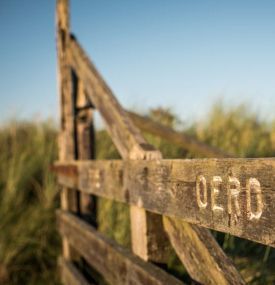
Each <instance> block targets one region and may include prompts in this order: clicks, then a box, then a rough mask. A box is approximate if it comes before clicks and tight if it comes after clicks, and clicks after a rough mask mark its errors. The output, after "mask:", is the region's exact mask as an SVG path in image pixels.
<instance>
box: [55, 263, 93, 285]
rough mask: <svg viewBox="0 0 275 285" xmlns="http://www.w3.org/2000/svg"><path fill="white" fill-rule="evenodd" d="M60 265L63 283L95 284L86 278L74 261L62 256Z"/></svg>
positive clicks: (76, 284)
mask: <svg viewBox="0 0 275 285" xmlns="http://www.w3.org/2000/svg"><path fill="white" fill-rule="evenodd" d="M59 266H60V271H61V272H60V273H61V281H62V283H64V284H67V285H93V284H92V283H90V282H88V281H87V280H86V279H85V278H84V276H83V275H82V273H80V272H79V270H78V269H77V268H76V267H75V265H74V264H73V263H72V262H70V261H67V260H65V259H64V258H60V259H59Z"/></svg>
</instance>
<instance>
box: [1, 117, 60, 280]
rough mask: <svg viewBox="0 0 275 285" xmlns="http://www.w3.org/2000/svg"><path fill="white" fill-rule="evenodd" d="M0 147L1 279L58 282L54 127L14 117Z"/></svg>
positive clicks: (6, 128)
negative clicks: (21, 120)
mask: <svg viewBox="0 0 275 285" xmlns="http://www.w3.org/2000/svg"><path fill="white" fill-rule="evenodd" d="M0 147H1V151H0V284H58V279H57V278H56V274H55V272H56V259H57V256H58V254H59V244H60V241H59V237H58V234H57V232H56V230H55V212H54V211H55V208H56V207H57V206H58V197H57V186H56V184H55V180H54V177H53V175H52V174H51V173H50V168H49V166H50V165H51V163H52V162H53V160H54V159H55V157H56V154H57V149H56V128H55V127H54V126H53V124H51V123H50V122H44V123H37V124H36V123H33V122H17V121H16V120H13V121H11V122H9V123H8V124H6V125H5V126H3V127H2V128H1V130H0ZM49 280H50V282H49Z"/></svg>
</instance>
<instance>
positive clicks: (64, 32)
mask: <svg viewBox="0 0 275 285" xmlns="http://www.w3.org/2000/svg"><path fill="white" fill-rule="evenodd" d="M68 2H69V1H68V0H57V3H56V33H57V34H56V40H57V54H58V78H59V90H58V91H59V94H60V95H59V100H60V128H61V129H60V132H59V138H58V140H59V141H58V147H59V160H60V161H66V160H72V159H75V135H74V112H73V101H74V100H73V85H72V72H71V69H70V66H69V43H70V21H69V3H68ZM60 198H61V208H62V209H63V210H67V211H71V212H77V210H78V209H77V208H78V206H77V205H78V201H77V200H78V199H77V192H76V191H75V190H73V189H68V188H67V187H62V188H61V194H60ZM62 246H63V256H64V258H65V259H74V258H76V256H77V254H76V252H75V251H74V250H73V249H72V248H71V246H70V245H69V243H68V241H67V239H65V238H63V239H62Z"/></svg>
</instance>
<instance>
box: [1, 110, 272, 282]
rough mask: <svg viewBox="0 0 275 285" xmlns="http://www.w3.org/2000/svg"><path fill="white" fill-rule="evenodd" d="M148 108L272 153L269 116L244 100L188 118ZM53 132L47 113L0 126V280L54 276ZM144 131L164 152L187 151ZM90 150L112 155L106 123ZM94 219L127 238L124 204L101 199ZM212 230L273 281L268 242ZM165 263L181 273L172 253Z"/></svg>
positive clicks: (202, 134) (211, 135)
mask: <svg viewBox="0 0 275 285" xmlns="http://www.w3.org/2000/svg"><path fill="white" fill-rule="evenodd" d="M147 115H148V116H150V117H151V118H153V119H156V120H158V121H161V122H162V123H163V124H165V125H168V126H170V127H176V128H177V129H178V130H182V131H185V132H187V133H189V134H190V135H193V136H195V137H197V138H198V139H200V140H202V141H204V142H207V143H208V144H211V145H213V146H217V147H219V148H221V149H223V150H225V151H228V152H231V153H234V154H236V155H238V156H240V157H265V156H275V123H272V122H265V121H263V120H260V119H259V118H258V117H257V115H256V114H254V113H251V112H249V111H248V109H247V108H245V107H244V106H239V107H236V108H232V109H230V110H226V109H224V108H223V107H222V105H221V104H217V105H215V106H214V107H213V108H212V110H211V112H210V113H209V115H208V116H207V119H206V120H204V121H203V122H198V123H194V124H191V125H188V126H187V125H184V124H183V123H181V122H180V121H179V120H178V119H177V117H176V116H174V115H173V114H172V112H171V111H169V110H165V109H161V108H158V109H154V110H151V111H149V112H148V114H147ZM56 134H57V131H56V126H55V125H54V124H53V123H52V122H50V121H46V122H39V123H34V122H22V121H20V122H19V121H16V120H11V121H10V122H8V123H5V124H2V126H1V127H0V150H1V151H0V198H1V199H0V284H42V285H43V284H59V280H58V274H57V264H56V260H57V256H58V255H59V253H60V239H59V236H58V234H57V232H56V229H55V209H56V208H57V207H58V206H59V199H58V187H57V185H56V183H55V178H54V176H53V175H52V173H51V172H50V165H51V164H52V162H53V161H54V160H55V159H56V157H57V145H56V141H57V139H56ZM145 135H146V138H147V139H148V141H150V142H151V143H152V144H154V145H155V146H156V147H158V148H159V149H160V150H161V151H162V152H163V154H164V157H166V158H168V157H169V158H179V157H181V158H183V157H194V156H193V155H192V154H190V153H188V152H187V151H185V150H182V149H180V148H178V147H175V146H173V145H171V144H169V143H167V142H165V141H164V140H161V139H159V138H156V137H153V136H151V135H148V134H145ZM96 153H97V158H98V159H102V158H107V159H108V158H119V155H118V153H117V151H116V149H115V147H114V146H113V144H112V142H111V140H110V138H109V136H108V135H107V134H106V132H105V131H98V132H97V150H96ZM98 220H99V229H100V231H102V232H104V233H105V234H107V235H108V236H110V237H112V238H114V239H115V240H116V241H117V242H119V243H120V244H122V245H125V246H127V247H129V246H130V235H129V233H130V231H129V225H130V221H129V212H128V207H127V206H125V205H123V204H118V203H114V202H111V201H108V200H105V199H100V200H99V212H98ZM214 235H215V236H216V238H217V240H218V242H219V243H220V244H221V246H222V247H223V248H224V250H225V251H226V252H227V253H228V254H229V255H230V256H231V257H232V258H233V259H234V261H235V263H236V264H237V267H238V268H239V269H240V271H241V272H242V274H243V276H244V277H245V279H246V280H247V281H248V282H249V284H270V285H271V284H274V283H275V271H274V262H275V251H274V249H270V248H269V247H265V246H262V245H259V244H256V243H253V242H249V241H246V240H241V239H239V238H236V237H232V236H230V235H225V234H222V233H216V232H214ZM272 265H273V268H272ZM168 268H169V271H171V272H174V273H175V274H176V275H177V276H180V277H182V278H186V273H185V270H184V268H183V267H182V266H181V264H180V262H179V261H178V259H177V257H176V255H175V254H174V253H172V254H171V260H170V262H169V265H168ZM272 269H273V270H272Z"/></svg>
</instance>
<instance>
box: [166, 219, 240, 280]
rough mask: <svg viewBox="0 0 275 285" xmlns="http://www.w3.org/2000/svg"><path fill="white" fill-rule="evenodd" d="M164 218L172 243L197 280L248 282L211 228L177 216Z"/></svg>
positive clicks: (189, 271)
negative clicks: (182, 219)
mask: <svg viewBox="0 0 275 285" xmlns="http://www.w3.org/2000/svg"><path fill="white" fill-rule="evenodd" d="M163 218H164V225H165V228H166V230H167V232H168V234H169V237H170V240H171V242H172V244H173V247H174V248H175V249H176V250H177V254H178V256H179V258H180V259H181V261H182V262H183V263H184V265H185V267H186V269H187V271H188V273H189V274H190V276H191V277H192V278H193V279H194V280H196V281H198V282H200V283H202V284H212V285H216V284H219V285H231V284H245V282H244V281H243V279H242V277H241V276H240V274H239V272H238V271H237V270H236V268H235V267H234V265H233V263H232V261H231V260H230V258H228V257H227V256H226V255H225V253H224V252H223V251H222V249H221V248H220V246H219V245H218V243H217V242H216V241H215V240H214V239H213V237H212V235H211V233H210V232H209V231H208V230H206V229H204V228H199V227H197V226H195V225H191V224H189V223H186V222H182V221H180V220H177V219H173V218H169V217H163ZM194 233H196V234H194ZM186 241H188V242H186ZM206 272H207V274H206Z"/></svg>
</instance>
